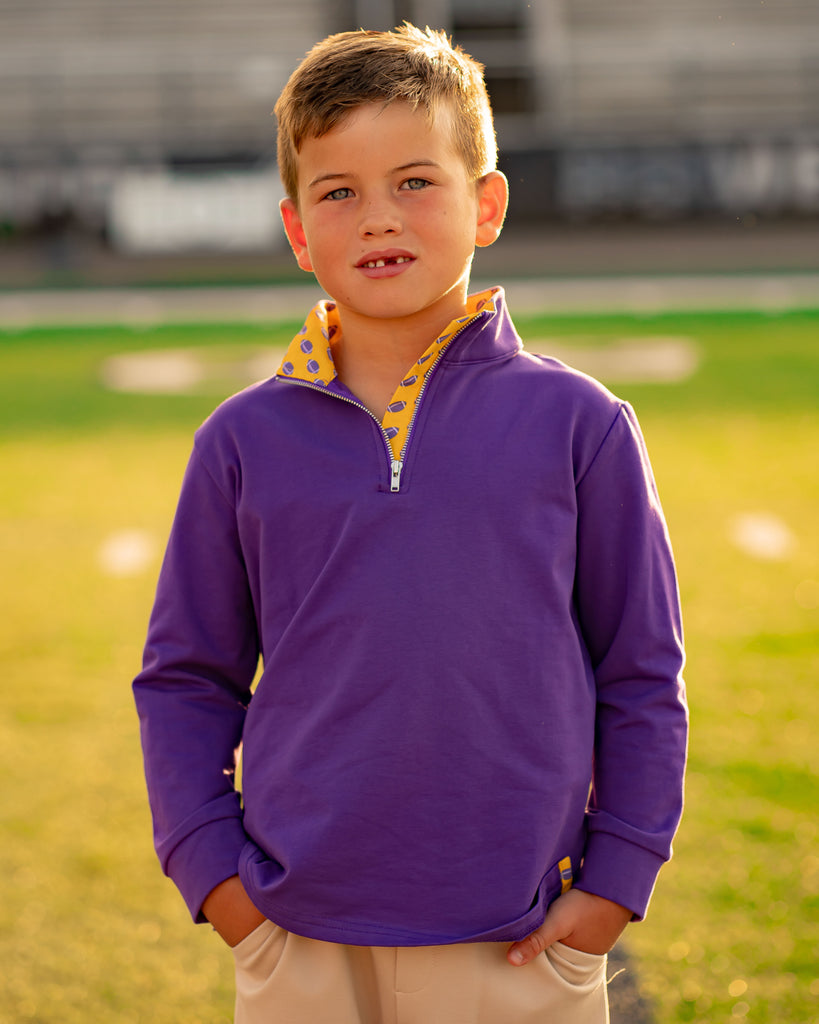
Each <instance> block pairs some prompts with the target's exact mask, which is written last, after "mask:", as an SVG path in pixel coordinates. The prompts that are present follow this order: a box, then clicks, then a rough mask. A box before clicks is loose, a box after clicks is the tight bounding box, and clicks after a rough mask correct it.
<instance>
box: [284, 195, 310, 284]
mask: <svg viewBox="0 0 819 1024" xmlns="http://www.w3.org/2000/svg"><path fill="white" fill-rule="evenodd" d="M279 211H280V213H281V215H282V220H283V221H284V233H285V234H286V235H287V240H288V242H289V243H290V248H291V249H292V250H293V253H294V255H295V257H296V262H297V263H298V265H299V266H300V267H301V269H302V270H310V271H311V270H312V269H313V264H312V263H311V261H310V253H309V252H308V251H307V235H306V234H305V233H304V224H303V223H302V219H301V216H300V214H299V209H298V207H297V206H296V204H295V202H294V201H293V200H292V199H291V198H290V197H289V196H288V197H287V198H285V199H282V201H281V202H280V203H279Z"/></svg>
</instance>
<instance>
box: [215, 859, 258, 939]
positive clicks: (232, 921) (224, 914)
mask: <svg viewBox="0 0 819 1024" xmlns="http://www.w3.org/2000/svg"><path fill="white" fill-rule="evenodd" d="M202 913H203V914H204V915H205V917H206V918H207V919H208V921H210V923H211V924H212V925H213V927H214V929H215V930H216V931H217V932H218V933H219V934H220V935H221V936H222V938H223V939H224V940H225V942H226V943H227V944H228V945H229V946H238V944H239V943H240V942H241V941H242V939H244V938H247V936H248V935H250V933H251V932H252V931H253V930H254V929H255V928H258V927H259V925H260V924H261V923H262V921H264V919H265V917H264V914H263V913H262V912H261V911H260V910H257V908H256V906H255V904H254V903H253V902H252V901H251V899H250V897H249V896H248V894H247V893H246V892H245V887H244V886H243V885H242V883H241V881H240V880H239V876H238V875H234V876H233V877H232V878H228V879H226V880H225V881H224V882H222V883H221V884H220V885H217V886H216V888H215V889H214V890H213V891H212V892H210V893H209V894H208V895H207V896H206V897H205V902H204V903H203V904H202Z"/></svg>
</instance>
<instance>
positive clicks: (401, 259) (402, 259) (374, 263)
mask: <svg viewBox="0 0 819 1024" xmlns="http://www.w3.org/2000/svg"><path fill="white" fill-rule="evenodd" d="M388 263H409V256H396V257H395V259H389V260H370V261H369V262H368V263H365V264H364V266H365V267H368V268H375V267H386V265H387V264H388Z"/></svg>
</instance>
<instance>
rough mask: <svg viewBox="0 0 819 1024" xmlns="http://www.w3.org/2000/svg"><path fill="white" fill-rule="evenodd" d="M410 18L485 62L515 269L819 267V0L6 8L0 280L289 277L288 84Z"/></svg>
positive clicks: (0, 60) (239, 0) (213, 2)
mask: <svg viewBox="0 0 819 1024" xmlns="http://www.w3.org/2000/svg"><path fill="white" fill-rule="evenodd" d="M403 19H407V20H410V21H413V22H415V23H417V24H420V25H426V24H430V25H433V26H435V27H440V28H443V29H446V30H447V31H448V32H450V33H451V34H452V35H453V37H454V39H455V40H456V41H457V42H458V43H460V44H461V45H462V46H463V47H464V49H466V50H467V52H469V53H471V54H472V55H473V56H475V57H476V58H477V59H479V60H480V61H481V62H483V63H484V64H485V66H486V77H487V81H488V85H489V90H490V93H491V97H492V101H493V106H494V109H495V112H496V119H497V129H498V136H499V143H500V148H501V153H502V161H501V167H502V169H503V170H504V171H505V172H506V173H507V175H508V176H509V178H510V181H511V183H512V202H511V208H510V214H509V222H508V228H509V234H510V235H513V236H514V237H515V238H517V239H520V240H521V241H522V242H525V243H528V245H522V246H521V247H519V248H516V249H515V251H514V253H511V250H510V251H507V252H506V253H505V254H504V266H505V267H507V268H508V267H509V260H510V259H511V260H512V261H513V263H514V261H515V260H516V259H517V260H518V265H517V266H516V267H513V268H512V269H518V270H520V271H521V272H525V271H526V270H527V269H528V268H530V267H531V266H532V263H531V261H533V260H536V261H537V265H536V269H538V270H545V271H548V272H563V271H565V272H569V273H574V272H578V271H587V270H591V271H597V270H605V269H609V268H610V267H611V262H612V259H613V252H612V245H613V244H616V246H617V253H618V256H617V259H618V264H619V266H620V267H621V268H622V267H625V269H634V270H645V269H649V270H656V269H660V270H662V269H669V270H681V269H682V270H686V269H692V268H693V269H701V270H702V269H705V270H711V269H715V270H719V269H759V268H784V269H801V268H806V267H809V268H815V267H816V266H817V265H819V3H817V2H816V0H618V2H617V3H611V2H610V0H537V2H532V3H526V2H524V0H301V2H299V3H297V4H295V3H292V2H291V0H233V2H232V3H230V4H226V3H223V2H221V0H139V2H137V0H0V237H2V250H0V282H1V283H2V284H3V285H5V286H7V287H9V286H26V285H31V284H35V285H41V284H76V283H80V284H82V283H142V282H145V281H151V282H154V281H157V280H175V281H180V280H185V281H195V280H201V279H203V278H204V279H209V280H231V281H235V280H237V279H239V280H248V279H256V280H259V279H265V280H267V279H269V278H270V277H271V275H273V276H274V277H276V276H285V277H286V276H288V275H290V276H296V273H297V272H296V271H295V269H294V268H292V267H291V264H290V259H289V257H288V255H287V253H286V252H285V250H284V243H283V235H282V232H281V228H280V226H279V219H278V212H277V201H278V199H279V196H280V185H279V180H278V175H277V172H276V165H275V119H274V118H273V116H272V107H273V104H274V102H275V98H276V96H277V95H278V92H279V91H280V89H281V87H282V85H283V84H284V82H285V80H286V79H287V77H288V75H289V73H290V72H291V70H292V69H293V67H294V66H295V65H296V63H297V62H298V61H299V59H300V58H301V56H302V55H303V54H304V53H305V51H306V50H307V49H308V48H309V47H310V46H311V45H312V44H313V42H315V41H316V40H317V39H319V38H321V37H323V36H325V35H326V34H328V33H329V32H334V31H341V30H346V29H353V28H357V27H360V26H362V25H363V26H366V27H370V28H389V27H392V26H394V25H396V24H398V23H400V22H401V21H402V20H403ZM517 253H520V255H519V256H518V255H516V254H517ZM615 269H616V268H615Z"/></svg>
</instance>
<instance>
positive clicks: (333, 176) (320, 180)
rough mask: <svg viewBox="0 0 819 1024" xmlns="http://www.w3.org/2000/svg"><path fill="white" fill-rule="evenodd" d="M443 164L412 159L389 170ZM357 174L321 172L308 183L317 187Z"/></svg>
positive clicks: (395, 172)
mask: <svg viewBox="0 0 819 1024" xmlns="http://www.w3.org/2000/svg"><path fill="white" fill-rule="evenodd" d="M440 166H441V165H440V164H439V163H437V162H436V161H435V160H427V159H421V160H410V161H409V163H406V164H400V166H398V167H393V168H391V169H390V171H389V172H388V173H389V174H399V173H400V172H401V171H409V170H411V169H412V168H413V167H436V168H439V167H440ZM354 177H355V175H354V174H353V173H352V171H328V172H327V174H319V175H317V176H316V177H315V178H313V180H312V181H311V182H309V183H308V185H307V187H308V188H315V186H316V185H322V184H324V182H327V181H338V180H340V179H341V178H354Z"/></svg>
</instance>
